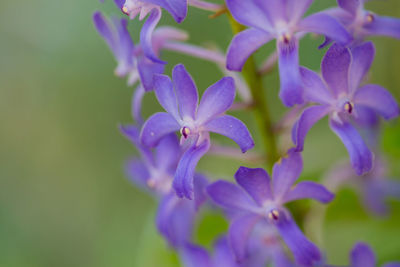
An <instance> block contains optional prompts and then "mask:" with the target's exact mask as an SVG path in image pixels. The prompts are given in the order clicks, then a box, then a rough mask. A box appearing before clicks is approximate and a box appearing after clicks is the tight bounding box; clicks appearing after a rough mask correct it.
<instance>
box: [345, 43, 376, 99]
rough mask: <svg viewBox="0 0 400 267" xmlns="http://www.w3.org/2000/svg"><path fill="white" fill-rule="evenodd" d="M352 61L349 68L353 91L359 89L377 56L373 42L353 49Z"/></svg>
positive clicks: (350, 87)
mask: <svg viewBox="0 0 400 267" xmlns="http://www.w3.org/2000/svg"><path fill="white" fill-rule="evenodd" d="M351 55H352V59H353V60H352V62H351V64H350V70H349V89H350V92H351V93H353V92H355V91H356V90H357V88H358V86H359V85H360V83H361V81H362V79H363V78H364V76H365V75H366V74H367V73H368V71H369V69H370V67H371V65H372V62H373V60H374V56H375V48H374V45H373V44H372V42H367V43H364V44H362V45H360V46H357V47H355V48H353V49H351Z"/></svg>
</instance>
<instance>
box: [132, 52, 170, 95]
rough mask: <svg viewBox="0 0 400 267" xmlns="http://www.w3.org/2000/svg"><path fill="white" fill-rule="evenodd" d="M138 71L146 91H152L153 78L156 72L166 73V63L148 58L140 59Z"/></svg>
mask: <svg viewBox="0 0 400 267" xmlns="http://www.w3.org/2000/svg"><path fill="white" fill-rule="evenodd" d="M137 64H138V72H139V76H140V81H141V82H142V85H143V87H144V89H145V90H146V91H151V90H153V88H154V83H153V78H154V74H162V73H164V67H165V65H164V64H161V63H155V62H152V61H151V60H149V59H147V58H144V57H143V58H141V59H140V60H138V63H137Z"/></svg>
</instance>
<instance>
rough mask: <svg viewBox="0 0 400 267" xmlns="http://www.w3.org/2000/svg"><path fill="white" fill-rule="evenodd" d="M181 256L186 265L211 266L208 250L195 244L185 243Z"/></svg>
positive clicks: (190, 266) (196, 266)
mask: <svg viewBox="0 0 400 267" xmlns="http://www.w3.org/2000/svg"><path fill="white" fill-rule="evenodd" d="M181 251H182V252H181V253H180V255H181V258H182V261H183V263H184V266H186V267H211V266H213V265H212V261H211V258H210V255H209V254H208V252H207V250H206V249H205V248H203V247H200V246H196V245H193V244H190V243H188V244H185V245H184V246H183V248H182V249H181Z"/></svg>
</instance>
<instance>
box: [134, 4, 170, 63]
mask: <svg viewBox="0 0 400 267" xmlns="http://www.w3.org/2000/svg"><path fill="white" fill-rule="evenodd" d="M160 18H161V10H160V9H158V8H154V9H153V10H152V11H151V12H150V15H149V17H148V18H147V20H146V22H145V23H144V24H143V27H142V30H141V31H140V44H141V46H142V49H143V53H144V55H145V56H146V57H147V58H149V59H151V60H152V61H154V62H156V63H161V64H165V63H166V62H164V61H162V60H160V59H158V57H157V55H156V54H155V52H154V50H153V42H152V38H153V32H154V29H155V27H156V26H157V24H158V22H159V21H160Z"/></svg>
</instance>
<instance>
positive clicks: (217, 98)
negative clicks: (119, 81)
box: [140, 65, 254, 198]
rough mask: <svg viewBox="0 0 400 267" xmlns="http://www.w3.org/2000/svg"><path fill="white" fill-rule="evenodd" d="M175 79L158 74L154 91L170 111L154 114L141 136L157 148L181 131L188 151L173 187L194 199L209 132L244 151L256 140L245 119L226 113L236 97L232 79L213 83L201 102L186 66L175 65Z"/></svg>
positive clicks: (181, 161)
mask: <svg viewBox="0 0 400 267" xmlns="http://www.w3.org/2000/svg"><path fill="white" fill-rule="evenodd" d="M172 78H173V82H171V80H170V78H169V77H168V76H165V75H155V77H154V87H155V93H156V96H157V99H158V101H159V103H160V104H161V106H162V107H163V108H164V109H165V110H166V111H167V113H166V112H159V113H156V114H154V115H153V116H151V117H150V118H149V119H148V120H147V121H146V122H145V124H144V125H143V128H142V131H141V134H140V138H141V141H142V143H143V144H144V145H145V146H149V147H154V146H156V145H157V144H158V143H159V141H160V140H161V138H162V137H163V136H165V135H166V134H169V133H171V132H176V131H180V133H181V136H182V137H181V143H182V144H185V146H186V151H185V153H184V154H183V156H182V158H181V159H180V161H179V164H178V167H177V170H176V173H175V178H174V184H173V186H174V188H175V190H176V193H177V194H178V196H179V197H183V196H185V197H187V198H191V197H192V196H191V195H192V192H193V182H192V180H193V173H194V170H195V167H196V165H197V162H198V161H199V160H200V158H201V157H202V156H203V155H204V154H205V153H206V152H207V151H208V149H209V147H210V134H209V133H210V132H215V133H218V134H221V135H224V136H227V137H229V138H231V139H232V140H233V141H235V142H236V143H237V144H238V145H239V147H240V148H241V150H242V152H246V151H247V150H248V149H250V148H252V147H253V146H254V142H253V139H252V137H251V135H250V133H249V131H248V129H247V127H246V126H245V125H244V124H243V122H241V121H240V120H238V119H236V118H234V117H232V116H229V115H224V112H225V111H226V110H228V109H229V107H230V106H231V105H232V103H233V100H234V98H235V86H234V82H233V79H232V78H230V77H226V78H223V79H221V80H220V81H218V82H217V83H215V84H214V85H212V86H210V87H209V88H208V89H207V90H206V91H205V92H204V94H203V97H202V99H201V101H200V104H198V92H197V88H196V86H195V84H194V81H193V80H192V78H191V77H190V75H189V73H188V72H187V71H186V69H185V67H184V66H183V65H177V66H175V68H174V70H173V72H172Z"/></svg>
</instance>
